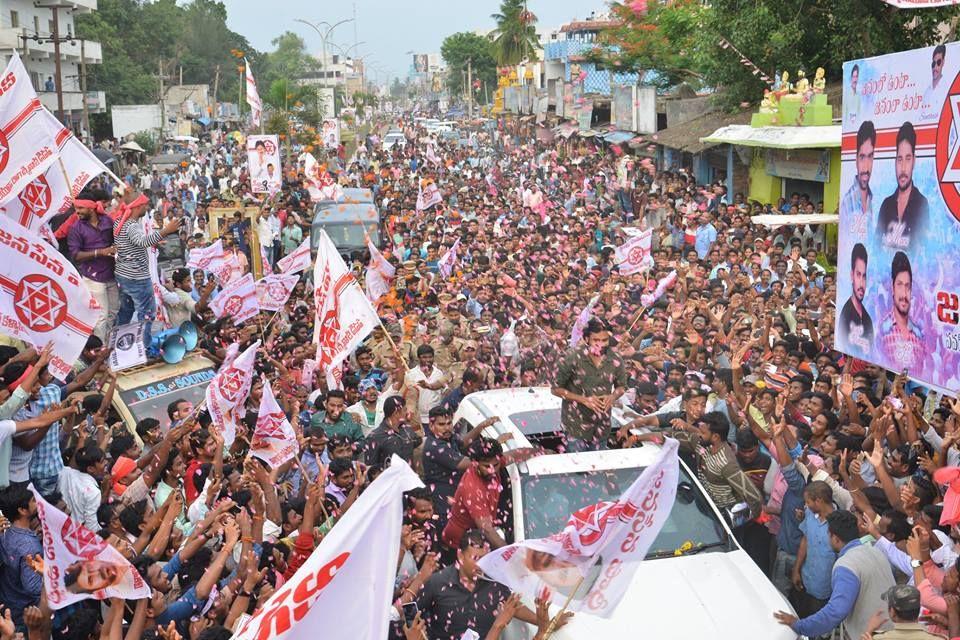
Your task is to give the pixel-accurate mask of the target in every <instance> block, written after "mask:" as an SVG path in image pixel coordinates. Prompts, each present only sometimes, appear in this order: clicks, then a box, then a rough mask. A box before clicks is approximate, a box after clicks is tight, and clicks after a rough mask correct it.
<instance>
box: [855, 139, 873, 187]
mask: <svg viewBox="0 0 960 640" xmlns="http://www.w3.org/2000/svg"><path fill="white" fill-rule="evenodd" d="M872 174H873V141H872V140H870V139H867V140H864V141H863V144H862V145H860V148H859V149H857V184H858V185H859V186H860V190H861V191H866V190H867V189H868V188H869V187H870V176H871V175H872Z"/></svg>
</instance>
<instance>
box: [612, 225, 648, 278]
mask: <svg viewBox="0 0 960 640" xmlns="http://www.w3.org/2000/svg"><path fill="white" fill-rule="evenodd" d="M629 235H630V236H631V237H630V239H629V240H627V241H626V242H624V243H623V244H622V245H620V246H619V247H617V248H616V249H615V250H614V254H615V255H616V260H617V267H618V268H619V270H620V275H622V276H629V275H631V274H633V273H637V272H639V271H646V270H647V269H649V268H650V267H651V266H653V258H652V257H651V256H650V240H651V239H652V238H653V229H644V230H643V231H640V233H637V234H629Z"/></svg>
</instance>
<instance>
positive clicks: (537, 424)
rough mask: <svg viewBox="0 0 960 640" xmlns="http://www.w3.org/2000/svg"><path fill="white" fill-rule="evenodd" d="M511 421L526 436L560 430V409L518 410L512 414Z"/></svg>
mask: <svg viewBox="0 0 960 640" xmlns="http://www.w3.org/2000/svg"><path fill="white" fill-rule="evenodd" d="M510 422H512V423H513V424H515V425H516V426H517V429H520V433H522V434H523V435H525V436H528V435H531V434H536V433H547V432H549V433H553V432H555V431H560V409H538V410H536V411H518V412H517V413H511V414H510Z"/></svg>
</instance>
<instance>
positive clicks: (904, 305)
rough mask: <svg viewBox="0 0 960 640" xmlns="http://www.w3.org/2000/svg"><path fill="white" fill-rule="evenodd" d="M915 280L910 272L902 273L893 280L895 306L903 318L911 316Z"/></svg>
mask: <svg viewBox="0 0 960 640" xmlns="http://www.w3.org/2000/svg"><path fill="white" fill-rule="evenodd" d="M912 285H913V278H912V277H911V276H910V272H909V271H901V272H900V273H898V274H897V277H896V278H894V279H893V305H894V307H896V310H897V313H898V314H899V315H901V316H903V317H907V316H909V315H910V298H911V296H912V294H913V291H912V289H913V286H912Z"/></svg>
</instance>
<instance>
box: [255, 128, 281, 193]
mask: <svg viewBox="0 0 960 640" xmlns="http://www.w3.org/2000/svg"><path fill="white" fill-rule="evenodd" d="M247 168H248V169H249V170H250V186H251V188H252V191H253V192H254V193H276V192H277V191H279V190H280V181H281V173H282V172H281V166H280V142H279V140H278V139H277V136H275V135H270V136H248V137H247Z"/></svg>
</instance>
